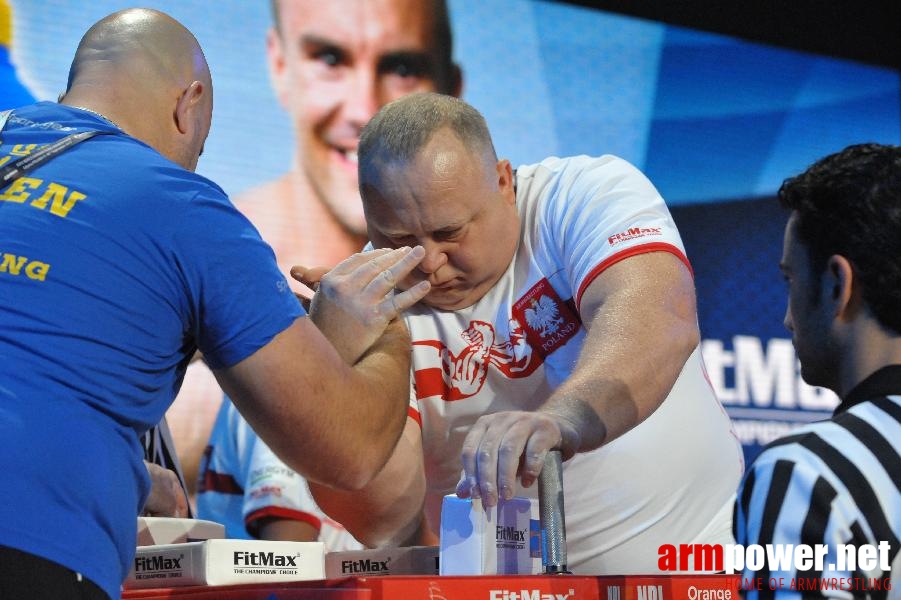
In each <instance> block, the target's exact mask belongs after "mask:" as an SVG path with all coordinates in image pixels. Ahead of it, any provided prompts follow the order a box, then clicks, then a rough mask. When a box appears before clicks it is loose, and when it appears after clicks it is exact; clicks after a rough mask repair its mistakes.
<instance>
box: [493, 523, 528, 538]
mask: <svg viewBox="0 0 901 600" xmlns="http://www.w3.org/2000/svg"><path fill="white" fill-rule="evenodd" d="M494 539H495V540H497V541H499V542H500V541H504V542H525V541H526V530H525V529H517V528H516V527H512V526H509V525H508V526H506V527H505V526H503V525H498V526H497V530H496V531H495V535H494Z"/></svg>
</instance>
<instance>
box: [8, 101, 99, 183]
mask: <svg viewBox="0 0 901 600" xmlns="http://www.w3.org/2000/svg"><path fill="white" fill-rule="evenodd" d="M10 114H12V111H11V110H5V111H3V112H2V113H0V131H3V127H4V125H6V121H7V119H9V115H10ZM111 133H114V132H112V131H97V130H92V131H79V132H78V133H72V134H70V135H67V136H66V137H64V138H62V139H60V140H56V141H55V142H53V143H52V144H47V145H46V146H42V147H41V148H39V149H38V150H37V151H35V152H32V153H31V154H29V155H28V156H23V157H21V158H19V159H17V160H14V161H13V162H11V163H9V164H7V165H4V166H3V167H2V168H0V190H2V189H3V188H5V187H6V186H7V185H9V184H10V183H12V182H13V181H15V180H16V179H18V178H19V177H22V176H23V175H25V174H26V173H28V172H29V171H31V170H33V169H36V168H37V167H39V166H40V165H42V164H44V163H45V162H47V161H48V160H50V159H51V158H53V157H54V156H56V155H58V154H60V153H62V152H65V151H66V150H68V149H69V148H71V147H72V146H74V145H75V144H78V143H79V142H83V141H85V140H89V139H91V138H92V137H94V136H95V135H103V134H111Z"/></svg>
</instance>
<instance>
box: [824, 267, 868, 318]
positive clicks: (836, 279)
mask: <svg viewBox="0 0 901 600" xmlns="http://www.w3.org/2000/svg"><path fill="white" fill-rule="evenodd" d="M822 286H823V291H824V292H825V293H824V296H826V298H827V299H828V301H829V302H831V303H832V305H833V313H832V314H833V316H834V317H835V318H836V319H838V320H840V321H843V322H851V321H853V320H854V319H856V318H857V317H858V316H859V315H860V314H861V311H863V310H865V303H864V299H863V290H862V289H861V288H862V286H861V282H860V279H859V278H858V277H856V276H855V273H854V266H853V265H852V264H851V261H849V260H848V259H847V258H845V257H844V256H842V255H840V254H834V255H832V256H830V257H829V260H828V261H826V273H825V274H824V277H823V284H822Z"/></svg>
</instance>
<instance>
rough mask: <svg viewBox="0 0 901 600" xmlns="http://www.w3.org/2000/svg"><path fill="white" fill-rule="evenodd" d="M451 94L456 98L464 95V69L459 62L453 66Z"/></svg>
mask: <svg viewBox="0 0 901 600" xmlns="http://www.w3.org/2000/svg"><path fill="white" fill-rule="evenodd" d="M450 95H451V96H453V97H455V98H462V97H463V69H461V68H460V65H458V64H457V63H454V64H453V65H452V66H451V74H450Z"/></svg>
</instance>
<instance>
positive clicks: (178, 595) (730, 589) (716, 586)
mask: <svg viewBox="0 0 901 600" xmlns="http://www.w3.org/2000/svg"><path fill="white" fill-rule="evenodd" d="M739 584H740V578H739V577H738V576H737V575H669V576H661V575H647V576H645V575H628V576H621V577H616V576H605V577H588V576H583V575H557V576H546V575H503V576H502V575H480V576H467V577H451V576H443V577H439V576H437V575H415V576H413V575H410V576H405V575H388V576H381V577H349V578H345V579H325V580H318V581H295V582H278V583H257V584H242V585H229V586H210V587H207V586H204V587H198V586H191V587H179V588H161V589H143V590H126V591H125V592H123V594H122V598H123V600H136V599H141V600H169V599H184V600H187V599H190V600H219V599H223V600H313V599H317V598H324V599H325V600H352V599H354V600H355V599H360V600H395V599H397V600H420V599H422V600H734V599H736V598H738V593H737V590H738V587H739Z"/></svg>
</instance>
